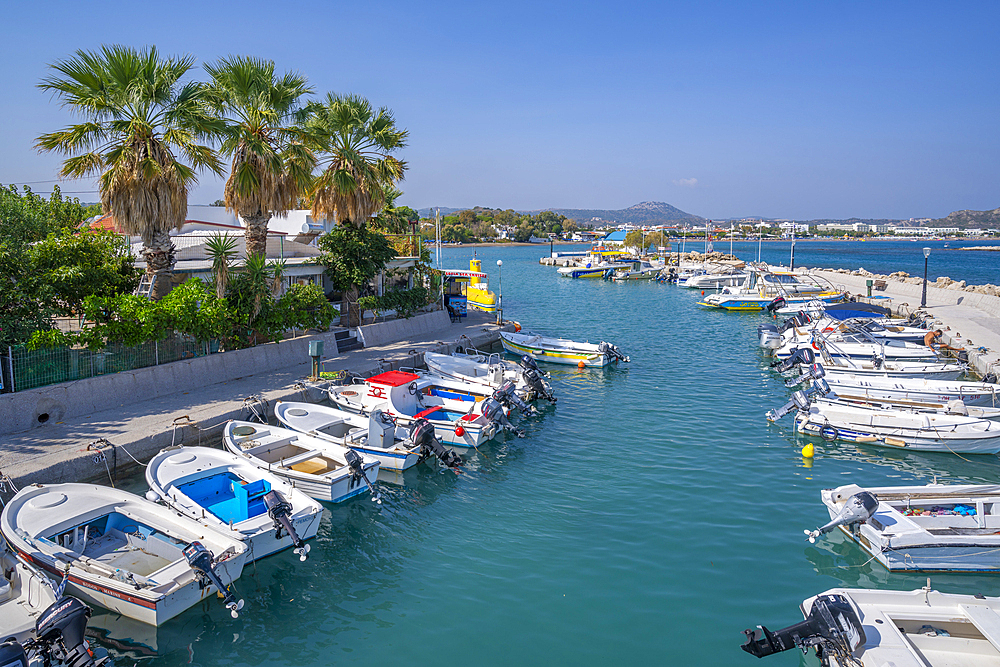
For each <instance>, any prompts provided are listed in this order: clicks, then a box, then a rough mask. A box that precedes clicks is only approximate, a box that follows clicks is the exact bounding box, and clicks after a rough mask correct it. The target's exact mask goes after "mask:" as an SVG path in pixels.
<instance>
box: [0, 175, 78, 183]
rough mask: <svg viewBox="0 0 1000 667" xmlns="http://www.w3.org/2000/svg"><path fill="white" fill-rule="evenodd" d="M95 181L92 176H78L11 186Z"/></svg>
mask: <svg viewBox="0 0 1000 667" xmlns="http://www.w3.org/2000/svg"><path fill="white" fill-rule="evenodd" d="M89 180H93V179H92V178H91V177H90V176H78V177H76V178H53V179H52V180H48V181H19V182H18V181H15V182H14V183H10V184H9V185H38V184H40V183H62V182H63V181H89Z"/></svg>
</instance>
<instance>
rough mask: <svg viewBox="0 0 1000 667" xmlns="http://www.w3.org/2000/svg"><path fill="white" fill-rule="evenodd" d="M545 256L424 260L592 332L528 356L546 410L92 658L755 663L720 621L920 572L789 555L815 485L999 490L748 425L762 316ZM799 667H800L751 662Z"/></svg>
mask: <svg viewBox="0 0 1000 667" xmlns="http://www.w3.org/2000/svg"><path fill="white" fill-rule="evenodd" d="M547 250H548V248H547V247H545V248H540V247H518V248H480V249H476V250H474V249H472V248H464V247H462V248H454V249H449V250H447V251H445V254H444V256H445V262H444V264H445V266H446V267H447V268H466V267H467V266H468V260H469V258H471V256H472V254H473V252H476V253H478V256H479V258H480V259H482V260H483V266H484V268H486V270H487V271H488V272H489V274H490V285H491V288H492V289H494V290H498V289H499V288H500V279H501V276H500V274H499V270H498V267H497V266H496V260H497V259H502V260H503V267H502V272H503V273H502V294H503V304H504V308H505V315H506V317H507V318H509V319H514V320H517V321H519V322H520V323H521V324H522V326H524V327H525V328H526V329H530V330H533V331H537V332H540V333H546V334H550V335H559V336H565V337H568V338H573V339H576V340H581V341H584V340H589V341H590V342H599V341H601V340H607V341H611V342H614V343H615V344H617V345H619V346H620V347H621V348H622V349H623V350H625V352H626V353H628V354H629V355H630V356H631V362H630V363H627V364H622V365H620V366H618V367H613V368H608V369H604V370H600V369H589V368H588V369H585V370H578V369H576V368H574V367H569V366H553V365H545V370H548V371H549V372H550V373H551V375H552V380H551V381H552V384H553V387H554V389H555V391H556V393H557V395H558V397H559V401H558V404H557V405H555V406H550V407H549V406H542V408H541V414H540V415H539V416H536V417H531V418H527V419H521V420H520V425H521V426H523V427H524V428H525V429H526V430H527V437H526V438H524V439H517V438H510V437H506V438H501V439H498V440H496V441H493V442H491V443H489V444H487V445H485V446H483V447H482V448H481V451H480V452H479V453H477V452H475V451H471V452H470V453H469V454H467V455H466V459H467V465H466V466H465V468H464V469H463V472H462V474H460V475H455V474H454V473H452V472H440V471H439V470H437V469H435V468H433V467H431V466H426V465H421V466H417V467H415V468H413V469H411V470H409V471H407V472H406V473H405V474H404V475H402V477H401V478H400V479H398V480H397V483H393V484H389V483H382V484H381V488H382V493H383V497H384V502H383V504H382V505H376V504H374V503H372V502H371V501H370V500H369V499H368V496H362V497H359V498H355V499H353V500H351V501H349V502H346V503H343V504H339V505H327V510H326V512H325V513H324V517H323V521H322V525H321V527H320V530H319V535H318V537H317V538H316V539H315V540H314V541H313V542H312V551H311V552H310V554H309V560H307V561H306V562H304V563H300V562H299V560H298V558H297V557H296V556H295V555H294V554H292V553H290V552H288V551H286V552H283V553H281V554H278V555H276V556H272V557H270V558H266V559H264V560H262V561H260V562H258V563H256V564H252V565H249V566H247V567H246V569H245V570H244V573H243V576H242V578H240V579H239V581H238V582H237V584H236V586H237V589H238V593H239V595H240V596H241V597H243V598H244V599H245V600H246V607H245V608H244V610H243V611H242V613H241V615H240V618H239V619H236V620H234V619H232V618H230V616H229V614H228V612H227V611H226V610H225V609H224V608H223V606H222V604H221V603H220V602H219V601H218V600H215V599H212V600H208V601H206V602H204V603H203V604H201V605H199V606H197V607H195V608H193V609H191V610H189V611H187V612H185V613H184V614H182V615H181V616H179V617H178V618H176V619H174V620H173V621H171V622H169V623H167V624H166V625H165V626H164V627H162V628H160V629H159V630H158V631H155V632H154V631H153V630H152V629H150V628H145V629H144V628H138V629H136V628H128V627H127V626H122V625H119V627H118V628H117V629H116V628H114V627H112V629H111V630H110V631H107V632H110V634H107V632H106V637H109V639H105V640H102V641H99V642H98V644H99V645H100V646H101V647H102V648H104V649H105V650H110V652H111V653H112V655H113V656H115V657H116V664H119V665H131V664H133V663H135V662H137V661H141V662H142V664H148V665H180V664H188V663H190V664H195V665H212V666H219V665H264V664H268V665H269V664H279V665H295V666H296V667H313V666H317V667H318V666H324V667H325V666H327V665H332V664H337V665H364V666H365V667H370V666H372V665H477V666H492V665H644V664H666V665H720V666H722V665H725V666H727V667H728V666H732V665H736V666H739V665H747V666H748V667H752V666H754V665H758V664H763V663H758V662H757V659H756V658H753V657H751V656H750V655H748V654H745V653H743V652H742V651H740V649H739V646H740V644H741V643H742V641H743V635H742V633H741V631H742V630H743V629H744V628H752V627H754V626H755V625H757V624H758V623H761V624H766V625H768V626H769V627H771V628H772V629H775V628H779V627H784V626H785V625H788V624H791V623H793V622H797V621H798V620H800V619H801V615H800V613H799V611H798V605H799V603H800V602H801V601H802V600H803V599H804V598H806V597H809V596H812V595H815V594H817V593H820V592H822V591H825V590H827V589H829V588H831V587H835V586H854V587H857V586H861V587H877V588H887V589H900V590H905V589H914V588H919V587H920V586H923V585H924V583H925V577H924V576H922V575H904V574H893V575H889V574H888V573H887V572H886V570H885V569H884V568H883V567H882V566H881V565H879V564H878V563H875V562H870V559H869V557H868V556H867V555H866V554H865V553H864V552H862V551H861V550H860V549H858V548H857V547H855V546H854V545H853V544H851V543H849V542H847V541H846V540H845V539H844V538H842V537H841V536H840V535H839V534H837V533H835V534H833V535H831V536H829V537H827V538H824V539H821V540H820V541H819V542H818V543H817V544H815V545H810V544H809V543H808V542H807V541H806V540H805V536H804V535H803V532H802V531H803V529H806V528H809V529H812V528H815V527H817V526H818V525H821V524H823V523H825V522H826V521H827V520H828V515H827V512H826V509H825V508H824V506H823V505H822V504H821V502H820V499H819V493H820V490H821V489H823V488H829V487H834V486H839V485H842V484H848V483H857V484H861V485H865V484H868V485H887V484H906V483H927V482H930V481H931V480H932V479H933V478H935V477H936V478H937V479H938V481H942V482H996V481H998V480H1000V463H998V459H997V457H993V456H970V457H965V458H961V457H958V456H956V455H952V454H914V453H904V452H896V451H884V450H881V449H877V448H872V447H866V446H858V445H852V444H840V443H837V444H833V443H827V442H823V441H821V440H816V441H812V440H806V439H803V438H801V437H797V436H795V435H793V433H792V424H791V421H790V420H789V419H788V418H786V420H785V421H783V422H780V423H778V424H768V422H767V421H766V420H765V419H764V412H765V411H766V410H768V409H770V408H773V407H777V406H779V405H781V404H782V403H784V402H785V401H786V400H787V397H788V393H789V392H788V390H787V389H785V387H784V386H783V384H782V383H781V381H780V379H779V378H778V377H777V376H776V375H775V374H774V373H773V372H772V371H771V370H770V369H769V367H768V360H767V359H766V358H765V357H763V356H762V355H761V353H760V351H759V349H758V346H757V340H756V326H757V324H758V322H760V321H761V317H762V316H760V315H759V314H740V313H728V312H722V311H714V310H705V309H704V308H701V307H699V306H697V305H696V298H697V296H698V293H697V292H696V291H695V290H687V289H682V288H678V287H676V286H673V285H666V284H657V283H654V282H648V281H632V282H628V283H614V282H605V281H601V280H571V279H567V278H560V277H558V276H557V274H556V272H555V269H554V268H552V267H547V266H540V265H539V264H538V257H539V255H540V254H547ZM994 282H997V281H994ZM808 442H813V444H814V445H815V447H816V455H815V458H814V459H813V460H812V461H807V460H804V459H803V458H802V456H801V454H800V451H801V449H802V446H803V445H805V444H806V443H808ZM134 487H135V488H134V490H136V491H142V490H144V485H142V484H141V483H138V482H137V483H135V484H134ZM998 583H1000V577H996V576H979V575H935V576H933V578H932V584H933V585H934V587H935V588H937V589H939V590H942V591H947V592H957V593H984V594H987V595H998V594H1000V586H998ZM113 620H114V619H111V621H113ZM103 622H104V624H105V625H110V626H114V623H113V622H109V621H108V619H107V617H106V615H105V618H104V621H103ZM127 636H131V641H129V642H124V641H123V638H125V637H127ZM800 661H802V662H804V663H805V664H815V661H814V660H813V659H812V658H802V657H801V656H800V654H799V653H798V652H797V651H789V652H787V653H784V654H782V655H777V656H773V657H770V658H767V659H766V662H767V664H768V665H774V666H775V667H777V666H780V665H786V666H787V665H798V664H800Z"/></svg>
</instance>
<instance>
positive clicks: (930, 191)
mask: <svg viewBox="0 0 1000 667" xmlns="http://www.w3.org/2000/svg"><path fill="white" fill-rule="evenodd" d="M998 18H1000V4H998V3H995V2H969V3H961V4H959V3H929V2H880V3H871V2H865V3H862V2H858V3H850V2H837V3H812V2H731V3H729V2H697V3H694V2H692V3H670V2H656V3H626V4H620V3H612V2H601V3H594V2H572V3H545V2H524V3H521V2H506V3H496V4H492V3H491V4H489V5H487V4H485V3H483V4H478V3H460V2H453V3H449V2H426V1H424V2H412V3H404V2H366V3H357V2H352V3H340V2H297V3H274V2H267V3H265V2H255V1H252V0H251V1H249V2H243V3H238V4H233V3H214V2H211V1H204V2H186V1H183V0H180V1H175V2H171V3H136V2H130V3H124V2H86V3H80V2H65V3H57V2H44V1H43V2H34V3H16V4H11V5H9V6H7V7H6V8H5V10H4V22H5V24H6V25H7V27H8V30H6V31H5V39H4V40H3V41H2V43H0V58H2V61H3V62H4V63H5V65H6V66H5V67H4V71H5V74H4V83H5V86H4V95H3V96H2V98H0V120H2V122H0V181H2V182H3V183H12V182H17V183H20V182H31V181H50V180H52V179H55V178H56V173H57V170H58V164H59V158H58V157H57V156H55V155H39V154H37V153H36V152H35V150H34V149H33V148H32V145H33V140H34V138H35V137H36V136H38V135H39V134H41V133H43V132H48V131H52V130H53V129H56V128H59V127H62V126H64V125H66V124H68V123H69V122H71V120H72V116H71V115H70V113H69V111H67V110H65V109H62V108H61V107H60V106H59V105H58V104H57V103H56V102H54V101H53V100H51V99H50V98H49V96H48V95H47V94H45V93H43V92H42V91H40V90H38V89H37V88H36V87H35V84H36V83H37V82H38V81H39V80H40V79H41V78H42V77H43V76H44V75H45V74H46V70H47V64H48V63H51V62H53V61H55V60H57V59H60V58H64V57H67V56H68V55H70V54H71V53H72V52H73V51H75V50H76V49H81V48H82V49H93V48H97V47H99V46H100V45H101V44H104V43H124V44H130V45H134V46H144V45H147V44H155V45H156V46H157V47H158V48H159V49H160V50H161V52H163V53H166V54H176V53H190V54H193V55H195V56H197V58H198V59H199V62H206V61H212V60H214V59H216V58H218V57H220V56H224V55H228V54H237V53H239V54H250V55H255V56H258V57H263V58H270V59H273V60H274V61H275V62H276V63H277V65H278V67H279V68H280V69H295V70H299V71H301V72H302V73H304V74H306V75H307V76H308V77H309V79H310V82H311V83H312V84H313V85H314V86H315V88H316V89H317V91H318V92H320V93H322V92H326V91H335V92H352V93H356V94H360V95H364V96H366V97H368V98H369V99H370V100H371V101H372V102H373V103H374V104H376V105H385V106H388V107H390V108H391V109H393V111H394V112H395V114H396V117H397V120H398V122H399V124H400V125H401V126H403V127H405V128H407V129H408V130H409V131H410V144H409V146H408V147H407V148H406V149H405V150H404V151H403V152H402V156H403V157H404V159H406V160H407V161H408V162H409V164H410V168H409V171H408V173H407V177H406V180H405V181H404V182H403V183H402V186H401V187H402V189H403V190H404V192H405V195H404V197H403V199H402V201H403V203H406V204H409V205H410V206H413V207H414V208H420V207H425V206H454V207H461V206H475V205H481V206H490V207H503V208H516V209H539V208H549V207H553V208H602V209H615V208H623V207H626V206H629V205H631V204H634V203H637V202H640V201H650V200H652V201H665V202H669V203H671V204H673V205H675V206H677V207H679V208H681V209H683V210H686V211H689V212H691V213H695V214H698V215H702V216H706V217H715V218H721V217H729V216H744V215H759V216H767V217H785V218H799V219H805V218H821V217H833V218H845V217H851V216H859V217H890V218H908V217H925V216H926V217H940V216H944V215H947V214H948V213H949V212H951V211H953V210H957V209H965V208H971V209H993V208H996V207H998V206H1000V190H998V183H1000V178H998V176H1000V159H998V157H1000V151H998V148H1000V141H998V131H997V127H998V123H1000V78H998V76H997V74H998V55H1000V41H998V40H997V39H996V37H995V28H996V26H997V25H998ZM196 74H197V75H198V76H200V75H201V71H200V70H198V71H197V72H196ZM50 186H51V183H37V184H36V185H34V186H33V187H34V188H35V189H36V190H37V191H46V190H47V189H48V188H50ZM62 187H63V189H64V190H66V191H74V192H75V191H80V194H79V195H77V196H79V197H80V198H81V199H83V200H96V199H97V196H96V194H88V193H86V192H83V191H86V190H93V189H94V185H93V183H92V182H91V183H87V182H83V183H68V184H64V185H63V186H62ZM221 192H222V183H221V181H219V180H217V179H215V178H214V177H210V176H203V177H202V180H201V184H200V185H199V187H198V188H197V189H196V190H195V191H194V192H193V193H192V195H191V201H192V203H208V202H211V201H212V200H214V199H216V198H218V197H220V196H221Z"/></svg>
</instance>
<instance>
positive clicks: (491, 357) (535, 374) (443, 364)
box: [424, 350, 556, 403]
mask: <svg viewBox="0 0 1000 667" xmlns="http://www.w3.org/2000/svg"><path fill="white" fill-rule="evenodd" d="M424 363H425V364H427V368H428V369H429V370H430V371H431V372H432V373H434V374H435V375H438V376H440V377H444V378H449V379H452V380H457V381H459V382H467V383H470V384H473V385H481V386H482V389H481V390H482V391H483V392H484V393H490V394H492V392H494V391H496V390H497V389H500V387H502V386H503V384H504V382H507V381H508V380H509V381H512V382H514V386H515V388H516V390H517V392H518V394H519V395H520V396H521V398H522V399H523V400H525V401H528V402H531V401H534V400H536V399H539V398H544V399H545V400H547V401H549V402H551V403H555V402H556V397H555V395H554V394H553V392H552V386H551V385H550V384H549V383H548V381H546V379H545V377H544V376H543V374H542V372H541V371H540V370H539V369H538V365H537V364H536V363H535V360H534V359H532V358H531V357H529V356H528V355H524V356H522V357H521V360H520V361H519V362H518V363H514V362H512V361H507V360H505V359H503V358H502V357H501V356H500V355H499V354H498V353H496V352H494V353H492V354H484V353H481V352H478V351H474V350H473V351H468V352H465V353H458V352H456V353H453V354H438V353H437V352H424Z"/></svg>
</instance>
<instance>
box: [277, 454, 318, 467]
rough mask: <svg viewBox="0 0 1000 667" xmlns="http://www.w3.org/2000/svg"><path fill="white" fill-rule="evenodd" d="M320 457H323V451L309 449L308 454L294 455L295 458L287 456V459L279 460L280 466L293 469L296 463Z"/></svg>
mask: <svg viewBox="0 0 1000 667" xmlns="http://www.w3.org/2000/svg"><path fill="white" fill-rule="evenodd" d="M322 455H323V450H321V449H310V450H309V451H308V452H302V453H301V454H296V455H295V456H289V457H288V458H287V459H281V465H282V466H288V467H290V468H294V467H295V464H296V463H301V462H302V461H308V460H309V459H314V458H316V457H319V456H322Z"/></svg>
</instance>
